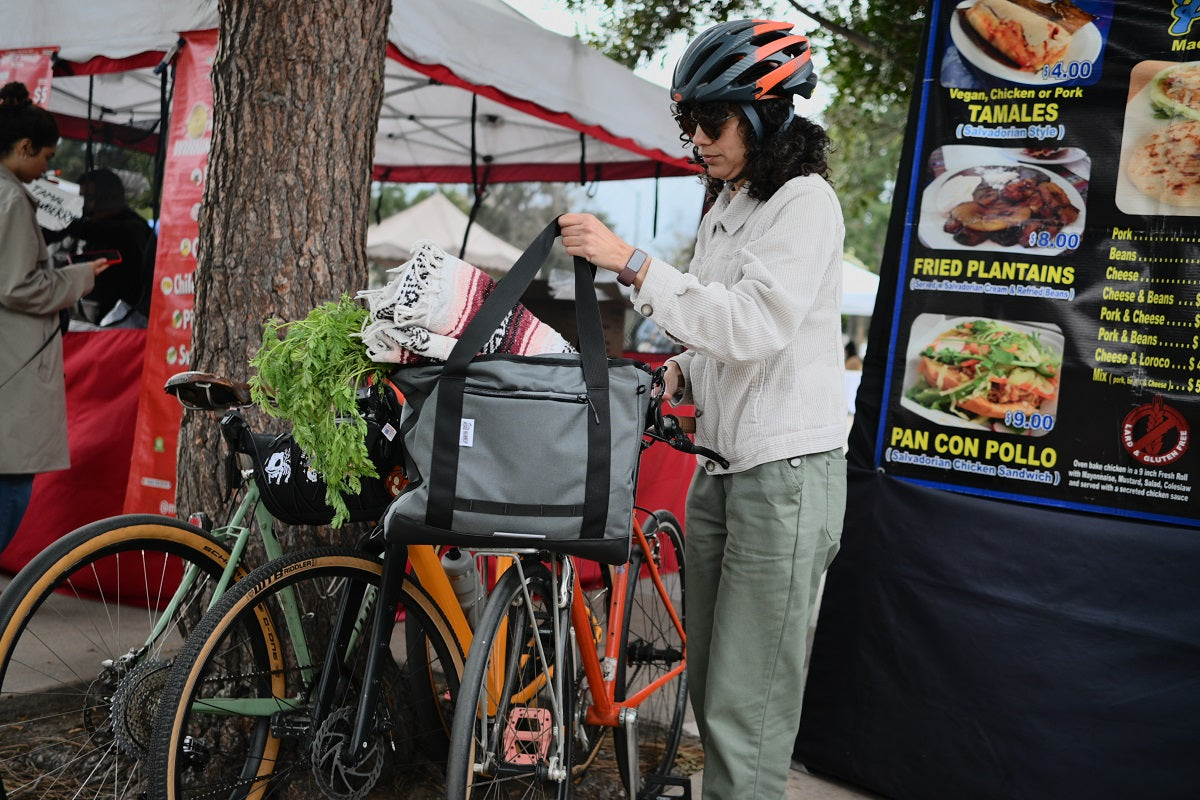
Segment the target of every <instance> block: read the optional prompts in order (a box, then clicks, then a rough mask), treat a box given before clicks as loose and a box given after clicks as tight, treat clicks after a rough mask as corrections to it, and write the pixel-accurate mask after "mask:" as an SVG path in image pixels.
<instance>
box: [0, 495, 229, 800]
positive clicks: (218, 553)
mask: <svg viewBox="0 0 1200 800" xmlns="http://www.w3.org/2000/svg"><path fill="white" fill-rule="evenodd" d="M228 561H229V553H228V551H227V550H226V549H225V548H224V547H223V546H222V545H221V544H220V543H218V542H217V541H216V540H215V539H213V538H212V537H211V536H210V535H209V534H207V533H206V532H205V531H203V530H201V529H200V528H197V527H195V526H192V525H189V524H187V523H185V522H182V521H180V520H178V519H174V518H172V517H162V516H157V515H150V514H131V515H124V516H118V517H110V518H107V519H103V520H99V521H97V522H93V523H90V524H88V525H85V526H83V527H81V528H78V529H76V530H75V531H72V532H71V533H69V534H67V535H66V536H64V537H62V538H61V539H59V540H58V541H56V542H54V543H53V544H51V545H50V546H49V547H47V548H46V549H45V550H43V551H42V552H41V553H39V554H38V555H37V557H35V558H34V559H33V560H32V561H30V562H29V564H27V565H26V566H25V567H24V568H23V569H22V570H21V571H20V572H19V573H18V574H17V575H16V576H15V577H14V578H13V580H12V582H11V583H10V584H9V585H8V586H7V587H6V588H5V590H4V593H3V594H2V595H0V703H2V704H3V706H4V709H5V713H4V715H3V720H2V721H0V797H7V798H9V800H24V799H25V798H28V799H29V800H32V799H33V798H43V797H47V796H51V795H52V796H54V797H73V796H88V797H95V796H107V797H114V798H115V797H135V796H137V794H138V793H139V792H140V791H141V789H142V784H143V783H144V772H143V767H144V765H143V764H142V763H141V761H142V757H143V756H144V755H145V752H146V749H147V746H148V739H149V735H150V730H149V727H148V725H147V724H146V723H147V719H148V718H149V719H152V717H153V707H154V704H155V703H156V702H157V699H156V698H157V694H158V691H159V690H160V689H161V679H162V676H163V674H164V670H165V666H166V665H167V664H169V663H170V660H171V659H172V658H173V657H174V655H175V654H176V653H177V652H178V651H179V650H180V649H182V647H183V642H184V639H185V638H186V635H187V633H188V630H189V625H190V622H191V621H198V620H199V618H200V616H201V612H202V611H203V609H204V608H205V607H207V605H208V602H209V600H210V598H211V596H212V592H213V591H214V589H215V584H216V582H217V578H219V577H220V575H221V572H222V570H223V569H224V568H225V565H226V564H227V563H228ZM191 564H194V565H196V566H197V567H199V573H198V576H199V577H198V579H197V581H196V582H195V583H194V584H193V585H192V587H191V590H190V591H189V592H188V594H187V596H186V597H185V598H184V599H183V602H182V603H181V604H180V605H179V606H178V611H177V613H176V615H175V618H174V620H173V621H171V622H170V623H169V624H167V625H166V626H165V627H164V629H163V631H162V633H161V634H160V635H159V636H158V638H157V639H156V640H155V641H149V640H148V636H149V633H150V631H151V629H152V627H153V625H154V623H155V622H157V621H158V620H159V619H160V618H161V614H160V610H162V609H164V608H165V607H166V605H167V602H168V600H169V599H170V598H171V597H172V595H173V594H174V593H175V591H176V589H175V585H176V584H175V580H174V579H173V578H172V576H174V575H176V574H182V573H183V569H184V568H185V567H186V566H187V565H191ZM136 606H141V607H143V608H144V610H143V608H136ZM106 662H107V663H106Z"/></svg>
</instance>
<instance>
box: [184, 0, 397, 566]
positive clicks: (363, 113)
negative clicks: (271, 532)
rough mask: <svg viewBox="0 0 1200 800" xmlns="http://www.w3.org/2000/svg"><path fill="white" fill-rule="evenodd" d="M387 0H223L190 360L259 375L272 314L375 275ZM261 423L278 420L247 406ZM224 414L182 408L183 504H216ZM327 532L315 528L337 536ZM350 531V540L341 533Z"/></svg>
mask: <svg viewBox="0 0 1200 800" xmlns="http://www.w3.org/2000/svg"><path fill="white" fill-rule="evenodd" d="M390 6H391V2H390V0H355V2H352V3H346V2H344V1H343V0H220V3H219V12H220V41H219V44H218V48H217V54H216V58H215V63H214V64H213V70H212V83H213V105H214V110H213V136H212V149H211V151H210V153H209V166H208V175H207V178H206V181H205V191H204V200H203V203H202V208H201V212H200V240H199V246H198V248H197V249H198V251H199V252H198V255H197V266H196V296H195V310H196V317H195V323H194V329H193V365H194V366H193V369H198V370H204V371H207V372H215V373H218V374H224V375H229V376H231V377H233V378H236V379H239V380H247V379H248V378H249V377H250V376H249V370H250V368H249V365H248V362H249V359H250V357H251V356H252V355H253V354H254V353H255V352H257V350H258V347H259V345H260V344H261V342H262V331H263V323H264V322H265V321H266V320H267V319H268V318H271V317H278V318H280V319H282V320H285V321H292V320H297V319H301V318H303V317H304V316H306V315H307V314H308V312H309V311H311V310H312V309H313V308H314V307H316V306H318V305H320V304H321V303H324V302H326V301H328V300H336V299H337V298H338V297H340V296H341V295H342V294H347V293H348V294H353V293H354V292H356V291H357V290H359V289H363V288H366V286H367V261H366V229H367V225H368V223H369V212H370V208H369V204H370V192H369V188H370V181H371V166H372V162H373V159H374V154H375V131H376V128H377V125H378V121H379V109H380V104H381V102H382V97H383V73H384V63H385V55H386V46H387V24H388V15H389V12H390ZM247 416H248V419H249V420H250V422H251V425H252V427H254V428H255V429H265V428H274V429H276V430H278V429H279V428H280V427H281V426H282V425H281V423H280V422H279V421H277V420H272V421H271V422H270V423H268V422H267V421H266V420H265V419H264V418H263V416H262V415H261V414H248V415H247ZM224 452H225V446H224V444H223V443H222V442H221V437H220V432H219V429H218V426H217V425H216V419H215V417H214V416H213V415H212V414H208V413H204V412H186V413H185V416H184V420H183V425H182V429H181V431H180V441H179V458H178V468H177V471H178V481H179V483H178V485H179V508H180V509H181V511H182V512H183V513H187V512H188V511H189V510H192V509H206V510H208V511H209V512H210V514H211V515H213V516H218V517H219V513H220V504H221V496H220V492H219V489H218V486H217V481H216V480H214V476H215V475H217V474H219V473H218V472H217V470H216V461H217V458H218V454H223V453H224ZM331 538H332V535H331V533H330V531H329V530H328V529H321V530H320V531H319V532H317V533H316V534H314V535H313V536H311V537H306V539H305V541H304V543H305V544H310V543H316V542H315V541H313V539H318V540H322V541H329V540H330V539H331ZM339 538H341V537H339Z"/></svg>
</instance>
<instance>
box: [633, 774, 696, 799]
mask: <svg viewBox="0 0 1200 800" xmlns="http://www.w3.org/2000/svg"><path fill="white" fill-rule="evenodd" d="M676 789H677V790H679V791H678V792H676V791H675V790H676ZM638 800H692V779H691V778H685V777H683V776H681V775H647V776H646V785H645V786H643V787H642V791H640V792H639V793H638Z"/></svg>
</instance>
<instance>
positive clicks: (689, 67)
mask: <svg viewBox="0 0 1200 800" xmlns="http://www.w3.org/2000/svg"><path fill="white" fill-rule="evenodd" d="M791 30H792V24H791V23H790V22H776V21H772V20H764V19H741V20H731V21H729V22H722V23H720V24H718V25H714V26H713V27H711V28H709V29H708V30H706V31H704V32H703V33H701V34H700V35H699V36H698V37H696V40H695V41H694V42H692V43H691V44H690V45H689V46H688V48H687V50H686V51H684V54H683V57H682V58H680V59H679V63H678V64H676V65H675V74H674V77H673V78H672V80H671V99H672V100H674V101H675V102H676V103H714V102H725V103H738V104H740V105H741V107H742V110H743V111H744V112H745V113H746V116H747V117H748V118H749V120H750V123H751V125H752V126H753V127H754V133H755V136H756V138H757V139H758V141H759V142H760V143H761V142H762V139H763V130H762V121H761V119H760V118H759V115H758V113H757V112H756V111H754V108H753V105H752V104H753V103H754V102H755V101H756V100H762V99H764V98H767V97H790V96H791V95H797V94H798V95H800V96H801V97H805V98H808V97H811V96H812V92H813V88H814V87H816V85H817V76H816V75H815V74H814V73H813V65H812V54H811V53H810V51H809V47H808V37H806V36H801V35H799V34H794V33H790V31H791ZM790 122H791V117H790V116H789V117H788V120H787V122H785V123H784V124H783V126H782V127H784V128H786V127H787V126H788V124H789V123H790Z"/></svg>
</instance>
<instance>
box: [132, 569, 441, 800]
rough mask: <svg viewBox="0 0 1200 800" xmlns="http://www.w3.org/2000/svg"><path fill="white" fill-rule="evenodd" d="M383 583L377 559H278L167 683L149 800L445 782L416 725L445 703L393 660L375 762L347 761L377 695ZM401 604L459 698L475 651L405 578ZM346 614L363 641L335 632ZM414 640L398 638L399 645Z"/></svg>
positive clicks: (192, 644) (329, 792) (223, 609)
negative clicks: (329, 660) (320, 695)
mask: <svg viewBox="0 0 1200 800" xmlns="http://www.w3.org/2000/svg"><path fill="white" fill-rule="evenodd" d="M382 574H383V564H382V562H381V561H380V560H379V559H377V558H374V557H372V556H370V555H369V554H366V553H363V552H360V551H357V550H353V549H350V548H337V547H331V548H321V549H318V550H309V551H305V552H298V553H292V554H290V555H285V556H283V557H281V558H278V559H276V560H275V561H272V562H271V563H269V564H266V565H264V566H262V567H260V568H259V569H257V570H255V571H254V572H252V573H251V574H250V575H248V576H247V577H246V578H245V579H244V580H243V581H242V582H241V583H240V584H239V585H238V586H237V587H235V588H234V589H233V590H231V591H230V592H228V593H226V595H225V596H224V597H222V598H221V600H220V602H219V603H218V604H217V606H216V607H214V608H213V610H212V611H211V612H210V613H209V614H207V615H206V616H205V617H204V619H203V620H202V621H201V623H200V625H199V626H198V627H197V629H196V632H195V633H194V634H193V636H191V637H190V638H189V640H188V643H187V646H186V647H185V649H184V651H183V652H182V653H180V655H179V657H178V659H177V660H176V664H175V666H174V667H173V668H172V670H171V673H170V675H169V677H168V679H167V682H166V686H165V687H164V690H163V698H162V702H161V703H160V705H159V710H158V716H157V719H156V721H155V728H154V730H155V748H154V750H153V752H152V758H153V767H154V774H153V783H152V785H151V793H150V795H149V796H150V797H152V798H159V799H160V800H164V799H169V800H183V799H184V798H200V797H209V798H222V800H224V799H225V798H251V797H252V798H262V797H270V796H275V793H276V792H282V791H283V790H284V787H285V786H286V787H287V791H288V792H289V793H290V794H291V795H292V796H299V797H345V798H361V797H364V796H366V794H367V792H369V791H371V790H372V789H374V788H380V787H386V788H387V789H389V790H390V791H392V792H393V793H395V794H397V795H402V794H403V793H404V792H406V791H407V790H408V789H409V788H411V785H412V784H415V783H417V782H420V781H427V780H430V779H431V778H433V779H436V776H437V774H438V770H437V769H436V767H434V765H433V764H432V763H431V762H429V761H428V760H426V759H424V758H423V756H421V754H420V747H419V745H420V742H421V741H422V740H423V739H424V738H425V737H427V736H428V735H429V734H430V732H429V731H426V730H423V729H421V728H420V726H419V725H418V724H416V722H415V720H417V719H418V718H419V717H420V715H418V714H416V713H415V712H414V708H413V706H414V703H420V702H426V703H428V702H432V698H429V697H424V698H421V697H416V696H414V695H413V693H412V691H411V685H410V684H409V682H408V680H407V676H406V674H405V671H404V668H403V667H402V665H400V664H398V663H396V662H395V661H394V660H388V663H387V669H386V670H385V674H384V675H383V676H382V684H381V685H382V695H381V702H380V707H379V708H378V709H376V710H375V714H376V717H375V725H374V731H373V732H374V738H373V740H372V741H371V742H370V745H369V747H368V749H367V751H366V752H365V753H363V754H362V757H361V758H360V759H359V760H358V762H357V763H355V764H354V765H348V764H346V763H345V760H344V759H343V758H342V757H341V755H342V752H343V746H344V745H345V744H346V742H347V739H348V736H349V734H350V732H351V728H352V726H353V722H354V715H355V713H356V711H357V707H358V704H357V699H358V697H359V696H360V695H361V693H362V690H363V687H364V670H363V667H364V663H365V659H366V650H367V649H368V648H367V644H368V642H369V639H370V636H369V630H370V624H371V620H372V618H373V615H374V611H375V603H374V600H375V599H376V598H377V590H378V587H379V585H380V580H381V576H382ZM400 592H401V597H400V605H401V606H402V607H403V609H404V611H405V612H406V613H405V619H406V620H408V624H412V623H413V622H414V621H417V623H418V624H420V625H421V626H422V627H423V629H424V630H425V632H426V636H427V638H428V639H429V641H430V642H432V643H433V644H432V646H431V647H430V651H429V652H430V653H431V654H432V655H430V656H428V658H430V659H434V660H435V661H436V662H437V663H436V667H435V668H436V669H438V670H439V671H440V672H443V673H444V674H445V675H446V680H447V683H448V685H449V686H450V688H451V691H455V692H456V691H457V676H458V675H460V674H461V668H462V651H461V648H459V646H458V643H457V640H456V639H454V637H453V633H452V632H451V630H450V626H449V624H448V623H447V622H446V620H445V618H444V617H443V616H442V615H441V611H440V610H439V609H438V608H437V607H436V606H435V605H434V603H433V601H432V599H430V598H429V596H428V595H427V594H425V592H424V591H422V590H421V589H420V587H419V586H416V585H415V584H414V583H413V582H411V581H409V580H405V581H404V582H403V584H402V585H401V590H400ZM340 603H345V604H346V608H348V609H350V610H351V612H352V620H353V623H354V624H353V626H352V629H351V630H343V631H340V632H339V631H336V630H333V628H334V627H335V626H334V624H333V620H334V619H335V618H336V614H337V611H338V608H339V604H340ZM397 616H398V615H397ZM289 620H290V621H291V624H289V622H288V621H289ZM296 625H298V626H299V630H298V631H297V629H296V627H295V626H296ZM297 633H299V635H298V636H297V635H296V634H297ZM334 635H338V636H339V639H338V641H339V650H340V652H341V656H340V658H341V661H340V663H338V664H336V665H335V668H336V669H337V670H338V681H337V684H336V690H335V696H334V698H333V704H332V706H331V707H330V708H328V709H325V710H324V714H323V715H320V711H319V710H317V709H314V708H313V706H312V704H311V702H310V701H311V699H312V695H313V692H314V690H315V687H317V686H318V684H319V682H320V679H321V674H322V671H323V670H324V669H326V668H327V665H326V664H325V663H324V662H325V658H326V653H327V652H328V646H329V640H330V638H331V636H334ZM397 640H398V641H397ZM403 640H404V637H403V636H399V637H393V645H396V646H399V643H402V642H403ZM343 645H344V647H343ZM318 715H320V716H319V718H318Z"/></svg>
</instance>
